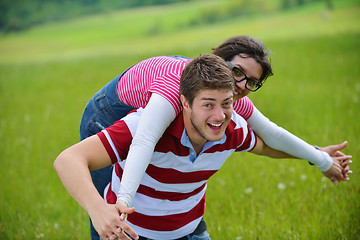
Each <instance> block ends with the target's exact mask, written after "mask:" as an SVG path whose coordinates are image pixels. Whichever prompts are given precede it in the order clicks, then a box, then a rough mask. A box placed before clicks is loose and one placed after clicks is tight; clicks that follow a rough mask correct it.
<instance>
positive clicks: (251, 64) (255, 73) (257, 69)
mask: <svg viewBox="0 0 360 240" xmlns="http://www.w3.org/2000/svg"><path fill="white" fill-rule="evenodd" d="M230 62H231V63H232V64H233V65H234V66H235V67H237V68H239V69H240V70H241V71H243V72H244V73H245V74H246V76H247V77H249V78H251V79H254V80H259V79H260V77H261V75H262V67H261V65H260V64H259V63H258V62H256V60H255V59H254V58H251V57H247V56H246V55H244V54H239V55H235V57H234V58H233V59H232V60H231V61H230ZM245 84H246V81H242V82H235V94H234V101H236V100H239V99H240V98H243V97H245V96H246V95H248V94H249V93H250V90H248V89H246V87H245Z"/></svg>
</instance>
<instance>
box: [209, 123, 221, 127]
mask: <svg viewBox="0 0 360 240" xmlns="http://www.w3.org/2000/svg"><path fill="white" fill-rule="evenodd" d="M209 124H210V125H211V126H214V127H220V126H221V123H219V124H214V123H209Z"/></svg>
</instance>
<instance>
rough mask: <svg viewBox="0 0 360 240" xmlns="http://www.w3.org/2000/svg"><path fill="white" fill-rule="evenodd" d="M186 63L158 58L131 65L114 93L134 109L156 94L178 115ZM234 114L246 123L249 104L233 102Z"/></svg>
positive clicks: (176, 58) (243, 100)
mask: <svg viewBox="0 0 360 240" xmlns="http://www.w3.org/2000/svg"><path fill="white" fill-rule="evenodd" d="M190 61H191V59H187V58H182V57H173V56H158V57H153V58H149V59H146V60H144V61H142V62H140V63H138V64H136V65H134V66H133V67H131V68H130V69H129V70H127V72H126V73H124V75H123V76H122V77H121V78H120V80H119V84H118V88H117V90H118V95H119V99H120V101H122V102H123V103H126V104H127V105H129V106H132V107H135V108H140V107H145V106H146V104H147V103H148V102H149V99H150V96H151V94H152V93H157V94H159V95H161V96H162V97H164V98H165V99H166V100H168V101H169V102H170V103H171V105H172V106H173V108H174V110H175V112H176V114H179V113H180V111H181V104H180V101H179V86H180V77H181V73H182V71H183V69H184V68H185V66H186V65H187V64H188V63H189V62H190ZM234 110H235V112H237V113H238V114H239V115H240V116H242V117H243V118H245V120H248V119H249V117H250V116H251V114H252V112H253V103H252V102H251V100H250V99H249V98H248V97H243V98H242V99H240V100H238V101H235V102H234Z"/></svg>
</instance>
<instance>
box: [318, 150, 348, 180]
mask: <svg viewBox="0 0 360 240" xmlns="http://www.w3.org/2000/svg"><path fill="white" fill-rule="evenodd" d="M331 158H332V160H333V164H332V165H331V167H330V169H329V170H327V171H326V172H323V174H324V175H325V176H326V177H328V178H329V179H330V180H331V181H332V182H333V183H334V184H335V185H337V183H338V182H341V181H349V180H350V179H349V177H348V174H352V171H351V170H350V169H349V165H350V164H351V163H352V161H351V160H350V159H351V156H346V155H345V156H340V157H331Z"/></svg>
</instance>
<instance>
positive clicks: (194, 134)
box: [183, 114, 207, 155]
mask: <svg viewBox="0 0 360 240" xmlns="http://www.w3.org/2000/svg"><path fill="white" fill-rule="evenodd" d="M183 116H184V126H185V132H186V135H187V136H188V138H189V140H190V143H191V145H192V146H193V148H194V150H195V152H196V154H197V155H198V154H200V152H201V150H202V149H203V148H204V145H205V143H206V142H207V140H206V139H205V138H204V137H203V136H202V135H201V134H200V133H199V132H198V131H197V130H196V129H195V128H194V126H193V125H192V123H191V120H190V118H186V117H185V114H183Z"/></svg>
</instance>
